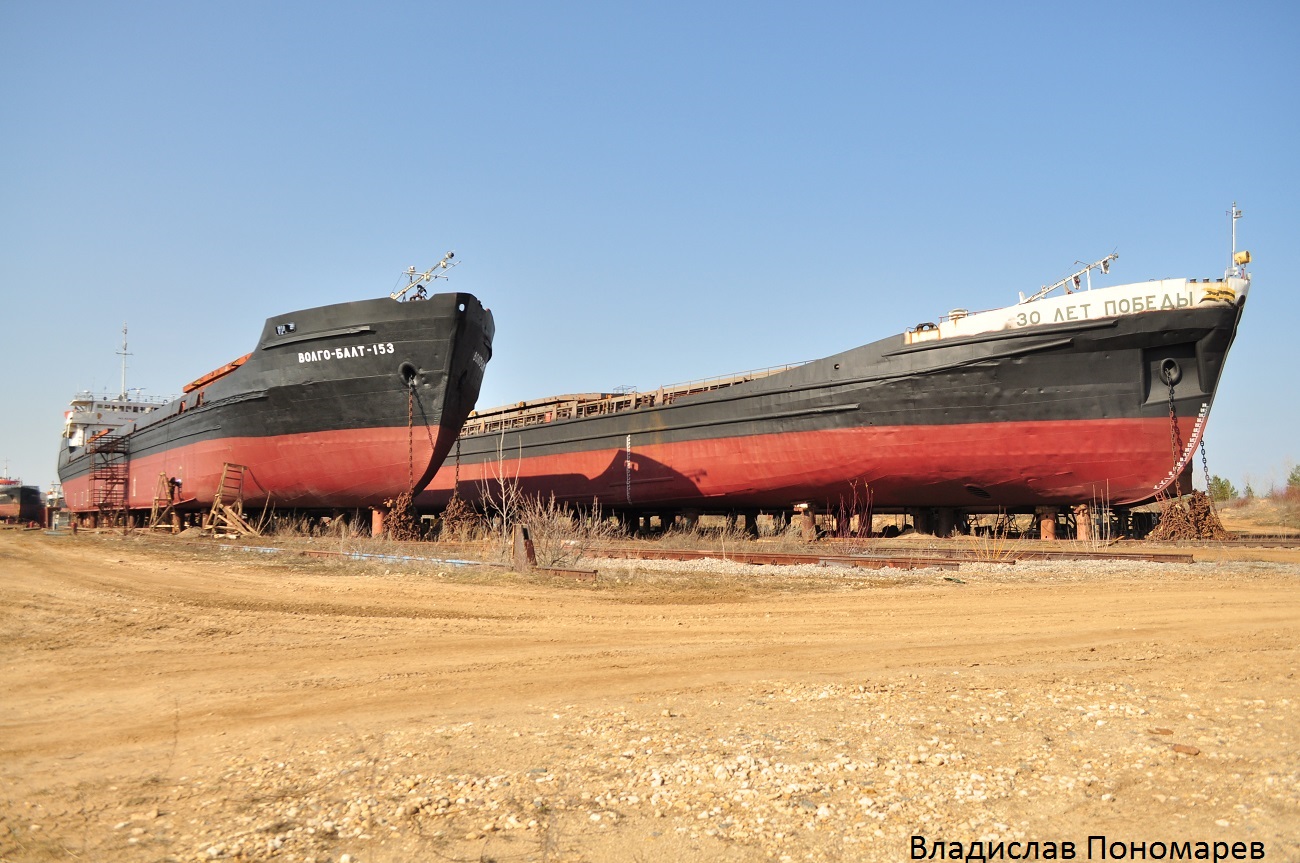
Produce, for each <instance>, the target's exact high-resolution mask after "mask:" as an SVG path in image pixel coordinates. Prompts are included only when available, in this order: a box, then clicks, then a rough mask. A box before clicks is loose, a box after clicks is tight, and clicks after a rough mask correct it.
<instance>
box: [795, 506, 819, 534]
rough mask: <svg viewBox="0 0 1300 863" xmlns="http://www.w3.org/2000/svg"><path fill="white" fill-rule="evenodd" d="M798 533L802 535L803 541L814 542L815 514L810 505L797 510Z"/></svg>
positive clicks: (815, 530) (815, 531) (815, 532)
mask: <svg viewBox="0 0 1300 863" xmlns="http://www.w3.org/2000/svg"><path fill="white" fill-rule="evenodd" d="M798 518H799V533H800V534H801V535H802V536H803V541H804V542H814V541H816V539H817V514H816V512H814V511H813V508H812V507H808V508H806V509H802V510H800V511H799V515H798Z"/></svg>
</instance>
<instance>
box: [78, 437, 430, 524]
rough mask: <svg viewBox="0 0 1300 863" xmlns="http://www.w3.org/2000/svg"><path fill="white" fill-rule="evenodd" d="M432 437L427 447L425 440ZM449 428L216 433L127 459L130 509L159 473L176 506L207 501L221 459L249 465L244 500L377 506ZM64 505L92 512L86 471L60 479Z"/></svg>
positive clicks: (419, 474)
mask: <svg viewBox="0 0 1300 863" xmlns="http://www.w3.org/2000/svg"><path fill="white" fill-rule="evenodd" d="M431 434H432V435H433V440H434V443H433V446H432V447H430V443H429V438H430V435H431ZM454 440H455V432H453V431H448V430H445V429H432V428H431V429H428V430H427V431H426V429H425V428H421V427H417V428H416V429H415V430H414V434H410V433H409V432H408V430H407V429H406V428H371V429H348V430H340V431H328V432H312V433H304V434H292V435H276V436H270V437H242V438H220V439H216V440H206V441H201V442H198V443H193V444H189V445H186V446H178V447H174V448H172V449H170V450H167V451H166V452H165V453H160V454H158V455H150V456H143V457H132V458H131V465H130V480H129V485H128V490H129V491H128V496H129V506H130V508H131V509H150V508H151V507H152V506H153V498H154V493H155V491H156V489H157V486H158V476H159V474H166V475H167V477H168V478H173V477H174V478H176V479H179V480H181V491H180V500H181V501H182V502H183V503H182V508H187V509H203V508H206V507H210V506H211V505H212V500H213V497H214V495H215V493H216V489H217V484H218V483H219V482H220V481H221V469H222V464H223V463H225V462H232V463H235V464H242V465H245V466H247V468H248V471H247V473H246V474H245V477H244V505H245V506H258V507H260V506H265V505H267V503H268V502H270V503H273V504H274V505H275V506H277V507H283V508H286V509H291V508H298V509H352V508H360V507H368V506H380V505H382V504H383V502H384V500H386V499H389V498H393V497H396V496H397V495H399V494H401V493H402V492H404V491H406V489H407V488H408V449H409V452H410V456H411V457H410V461H409V464H410V465H412V466H413V467H412V468H411V470H412V471H413V473H414V479H415V482H416V486H417V488H418V487H419V485H420V483H421V482H422V481H423V480H424V479H425V478H426V475H427V474H428V473H431V472H432V469H433V466H434V465H438V464H441V460H442V459H443V458H444V457H445V456H446V453H447V451H448V450H449V449H450V448H451V445H452V443H453V442H454ZM63 491H64V494H65V496H66V499H67V502H68V508H69V509H71V510H73V511H75V512H91V511H94V510H95V506H94V496H93V494H92V489H91V480H90V476H89V475H88V474H87V475H83V476H79V477H74V478H72V479H70V480H68V481H67V482H65V483H64V486H63Z"/></svg>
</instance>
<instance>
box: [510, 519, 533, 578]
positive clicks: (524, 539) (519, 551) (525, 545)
mask: <svg viewBox="0 0 1300 863" xmlns="http://www.w3.org/2000/svg"><path fill="white" fill-rule="evenodd" d="M514 539H515V548H514V558H515V570H516V571H517V572H523V571H525V570H529V569H536V568H537V551H536V549H535V548H533V538H532V536H531V535H530V534H529V533H528V528H526V527H524V526H523V525H522V524H517V525H515V537H514Z"/></svg>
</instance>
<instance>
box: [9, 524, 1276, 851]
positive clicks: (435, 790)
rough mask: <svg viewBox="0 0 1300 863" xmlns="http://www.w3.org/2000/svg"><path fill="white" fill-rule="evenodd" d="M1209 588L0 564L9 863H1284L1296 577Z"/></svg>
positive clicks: (1000, 574) (1098, 578)
mask: <svg viewBox="0 0 1300 863" xmlns="http://www.w3.org/2000/svg"><path fill="white" fill-rule="evenodd" d="M1198 555H1199V556H1200V558H1201V560H1202V561H1203V562H1198V563H1196V564H1191V565H1187V564H1180V565H1169V564H1111V563H1105V564H1093V563H1087V564H1084V563H1078V564H1071V563H1052V564H1034V565H1030V564H1024V563H1022V564H1017V565H1015V566H999V565H994V564H966V565H963V567H962V569H961V570H960V571H958V572H956V573H952V572H937V571H914V572H898V573H888V572H887V573H879V572H858V571H841V570H830V569H823V570H816V571H812V572H809V571H807V570H799V571H785V570H782V569H780V568H755V569H752V570H745V571H743V573H742V574H736V573H735V572H731V571H727V572H721V573H712V574H711V573H709V572H700V571H698V568H697V569H696V570H692V571H677V572H664V571H662V570H658V569H651V566H655V565H652V564H630V563H619V562H613V561H601V562H599V563H598V564H597V565H598V566H600V567H601V570H602V575H601V578H600V579H599V580H598V581H597V582H596V583H595V584H583V583H578V582H573V581H566V580H560V579H552V580H548V579H546V578H544V577H527V578H525V577H520V576H517V575H512V574H509V573H506V572H503V571H500V570H475V569H470V568H452V567H439V566H438V565H436V564H432V565H431V564H415V565H402V566H395V565H385V564H373V563H359V562H355V561H349V562H331V561H324V562H322V561H318V560H311V559H305V558H302V557H300V556H297V555H285V554H280V555H262V554H250V553H247V552H243V553H241V552H234V551H220V550H217V549H212V548H202V547H195V546H177V545H170V546H169V545H160V544H155V543H145V542H139V541H134V540H123V539H120V538H108V537H104V538H99V537H88V536H84V535H83V536H80V537H75V538H73V537H51V536H46V535H44V534H41V533H39V532H26V533H24V532H17V531H4V532H0V674H2V677H0V683H2V688H0V781H2V790H0V861H28V860H102V861H137V860H138V861H155V860H211V859H229V858H235V859H254V860H261V859H284V860H297V861H303V860H308V861H316V863H321V861H332V863H372V861H406V860H455V861H560V860H573V861H580V860H582V861H648V860H727V861H730V860H737V861H739V860H768V859H771V860H782V861H784V860H906V859H909V857H910V851H911V841H912V840H911V837H912V836H914V835H921V836H924V837H926V839H927V841H928V842H932V841H935V840H944V841H947V842H949V843H951V842H961V843H963V847H968V846H969V843H971V842H977V841H978V842H981V843H993V844H996V843H1003V845H1004V847H1007V848H1010V847H1011V846H1010V845H1009V843H1011V842H1021V843H1025V842H1030V841H1036V842H1038V843H1040V844H1039V846H1038V847H1039V848H1040V849H1043V848H1045V847H1046V845H1045V843H1049V842H1050V843H1060V842H1073V843H1075V845H1076V849H1077V854H1078V858H1077V859H1080V860H1083V859H1087V857H1086V853H1087V843H1088V839H1087V837H1088V836H1089V835H1093V834H1097V835H1102V834H1104V835H1106V836H1107V837H1108V841H1109V842H1115V841H1124V842H1125V843H1128V842H1146V843H1155V842H1162V843H1170V842H1179V843H1181V842H1190V843H1193V844H1192V848H1193V849H1195V847H1196V846H1195V843H1197V842H1207V843H1214V842H1226V843H1229V844H1228V845H1225V846H1223V847H1225V848H1230V847H1232V846H1231V843H1236V842H1242V843H1246V845H1244V846H1242V847H1249V843H1251V842H1259V843H1263V847H1264V848H1265V850H1266V854H1267V857H1266V859H1268V860H1300V748H1298V743H1300V739H1298V738H1300V709H1298V708H1300V680H1297V677H1296V672H1297V665H1298V664H1300V651H1298V648H1297V644H1300V590H1298V589H1300V562H1297V559H1298V556H1297V554H1296V553H1295V552H1277V551H1271V552H1269V553H1268V554H1267V555H1264V556H1263V559H1261V556H1260V555H1258V554H1257V555H1255V556H1254V559H1253V560H1238V559H1235V558H1234V557H1233V555H1232V554H1230V553H1224V552H1222V551H1214V552H1213V553H1201V552H1198ZM706 569H707V568H706ZM981 847H986V846H983V845H982V846H981ZM1025 847H1026V846H1024V845H1023V844H1022V845H1018V846H1015V848H1016V850H1017V852H1022V851H1023V850H1024V849H1025ZM1053 847H1054V848H1059V846H1053ZM1207 847H1209V846H1207ZM1162 850H1163V846H1162ZM1098 859H1099V858H1098Z"/></svg>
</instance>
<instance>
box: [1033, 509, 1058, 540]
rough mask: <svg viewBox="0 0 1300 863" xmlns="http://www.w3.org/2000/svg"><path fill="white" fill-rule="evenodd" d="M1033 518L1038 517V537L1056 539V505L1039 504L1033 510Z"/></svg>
mask: <svg viewBox="0 0 1300 863" xmlns="http://www.w3.org/2000/svg"><path fill="white" fill-rule="evenodd" d="M1034 518H1036V519H1038V538H1039V539H1048V540H1051V539H1056V507H1054V506H1040V507H1038V508H1037V509H1035V510H1034Z"/></svg>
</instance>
